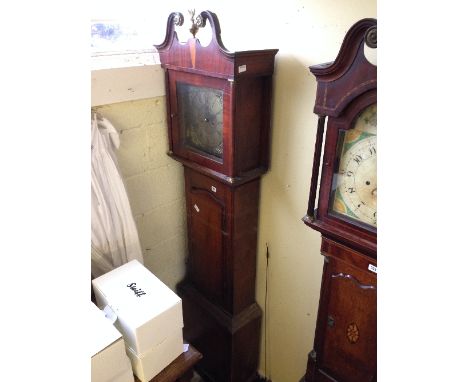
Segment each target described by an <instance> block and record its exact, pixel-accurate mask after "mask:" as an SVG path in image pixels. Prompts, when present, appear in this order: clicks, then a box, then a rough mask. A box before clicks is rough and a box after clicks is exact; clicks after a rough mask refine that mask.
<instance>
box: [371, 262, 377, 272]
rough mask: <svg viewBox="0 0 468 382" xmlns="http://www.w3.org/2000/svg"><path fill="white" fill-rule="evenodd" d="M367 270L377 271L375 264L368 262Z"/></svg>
mask: <svg viewBox="0 0 468 382" xmlns="http://www.w3.org/2000/svg"><path fill="white" fill-rule="evenodd" d="M369 270H370V271H371V272H374V273H377V267H376V266H375V265H372V264H369Z"/></svg>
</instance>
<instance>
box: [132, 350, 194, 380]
mask: <svg viewBox="0 0 468 382" xmlns="http://www.w3.org/2000/svg"><path fill="white" fill-rule="evenodd" d="M202 358H203V356H202V354H201V353H200V352H199V351H198V350H197V349H196V348H194V347H193V346H192V345H189V348H188V350H187V351H186V352H185V353H182V354H181V355H180V356H178V357H177V358H176V359H175V360H174V361H172V362H171V363H170V364H169V365H168V366H167V367H165V368H164V369H163V370H162V371H161V372H160V373H159V374H158V375H156V376H155V377H154V378H153V379H151V381H150V382H190V379H191V378H192V376H193V367H194V366H195V365H196V364H197V363H198V362H199V361H200V360H201V359H202ZM135 382H140V380H139V379H138V377H136V376H135Z"/></svg>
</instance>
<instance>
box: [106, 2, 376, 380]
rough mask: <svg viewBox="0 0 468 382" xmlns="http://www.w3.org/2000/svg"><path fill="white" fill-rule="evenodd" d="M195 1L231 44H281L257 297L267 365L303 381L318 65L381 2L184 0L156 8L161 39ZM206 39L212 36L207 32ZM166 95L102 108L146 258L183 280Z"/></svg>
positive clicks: (315, 262)
mask: <svg viewBox="0 0 468 382" xmlns="http://www.w3.org/2000/svg"><path fill="white" fill-rule="evenodd" d="M279 4H280V5H279ZM193 6H196V7H197V11H201V10H204V9H209V10H211V11H213V12H215V13H216V14H217V15H218V18H219V20H220V24H221V28H222V38H223V41H224V44H225V46H226V47H227V48H228V49H229V50H247V49H266V48H278V49H279V53H278V55H277V60H276V68H275V75H274V89H273V91H274V93H273V109H272V110H273V120H272V150H271V170H270V171H269V172H268V173H267V174H266V175H265V176H264V178H263V180H262V189H261V200H260V220H259V243H258V270H257V301H258V303H259V304H260V306H261V307H262V309H263V310H264V312H265V314H264V322H263V325H262V345H261V363H260V371H261V373H263V374H265V375H267V376H268V377H270V378H271V380H272V381H273V382H297V381H298V380H299V379H300V378H301V377H302V376H303V374H304V372H305V369H306V362H307V354H308V352H309V351H310V350H311V349H312V344H313V337H314V331H315V320H316V315H317V307H318V299H319V291H320V280H321V273H322V267H323V258H322V256H321V255H320V252H319V245H320V235H319V234H318V233H317V232H315V231H313V230H311V229H310V228H308V227H306V226H305V225H304V224H303V223H302V221H301V218H302V217H303V216H304V214H305V212H306V209H307V201H308V192H309V186H310V176H311V169H312V159H313V149H314V142H315V132H316V124H317V117H316V116H315V115H314V113H313V105H314V101H315V92H316V82H315V78H314V77H313V76H312V75H311V74H310V72H309V70H308V67H309V66H310V65H315V64H319V63H322V62H327V61H332V60H334V59H335V57H336V55H337V53H338V51H339V48H340V46H341V42H342V40H343V38H344V35H345V34H346V31H347V30H348V29H349V28H350V27H351V25H353V24H354V23H355V22H356V21H358V20H359V19H361V18H364V17H376V1H375V0H332V1H330V0H314V1H311V0H309V1H301V0H290V1H287V2H282V3H274V2H271V1H266V0H261V1H256V2H253V1H250V2H246V1H245V2H244V1H239V2H233V1H229V2H228V1H200V2H198V3H197V4H190V3H189V2H181V1H174V2H172V3H171V5H170V6H165V7H166V9H165V10H163V11H160V12H154V13H152V15H151V16H152V17H153V18H154V20H155V43H160V42H162V40H163V38H164V34H165V25H166V20H167V15H168V13H169V12H170V11H182V12H184V11H186V10H187V9H189V8H192V7H193ZM158 7H159V5H158ZM161 7H163V6H161ZM113 11H114V12H117V13H118V10H116V9H114V10H113ZM133 11H135V10H133ZM186 23H188V16H187V17H186ZM186 25H187V24H186ZM186 25H185V26H184V27H186ZM200 38H201V39H202V41H203V38H204V37H203V35H202V36H201V37H200ZM157 101H158V102H159V103H157ZM163 104H164V98H156V99H150V100H145V101H141V102H139V101H134V102H130V103H123V104H115V105H110V106H105V107H103V108H102V113H103V114H104V115H106V116H108V117H109V119H111V121H112V122H114V123H115V124H116V125H117V126H116V127H117V128H118V129H119V130H122V144H123V147H122V150H123V151H122V153H121V154H119V159H122V161H123V172H124V176H125V181H126V184H127V187H128V190H129V194H130V199H131V204H132V208H134V209H135V211H134V212H135V216H136V218H137V222H138V223H137V225H138V229H139V233H140V238H141V240H142V245H143V248H144V249H147V252H146V254H145V262H147V263H148V264H149V266H150V269H151V270H152V271H153V272H155V273H156V274H157V275H158V276H160V277H161V278H162V279H163V281H165V282H167V283H168V284H169V285H170V286H171V287H173V286H174V284H175V282H176V280H177V279H178V278H179V277H181V275H182V273H183V259H182V257H183V256H181V253H184V255H185V252H184V251H185V248H186V244H185V237H184V229H185V226H184V224H185V221H184V220H183V219H184V214H185V212H184V205H183V202H182V197H183V190H182V182H183V179H182V171H181V167H180V166H179V165H178V164H177V163H176V162H175V161H173V160H171V159H169V158H168V157H166V156H165V151H166V149H167V135H166V134H167V133H166V132H165V120H164V118H165V117H164V113H163V112H162V108H163ZM155 109H156V110H157V112H155ZM153 119H156V121H157V122H156V123H154V122H153ZM153 129H154V130H153ZM149 138H150V139H149ZM154 139H156V140H154ZM142 148H143V150H142ZM171 190H172V191H171ZM159 193H161V196H156V194H158V195H159ZM169 195H173V196H172V197H170V196H169ZM165 240H166V241H165ZM267 243H268V246H269V250H270V256H271V257H270V262H269V269H268V271H267V270H266V259H265V252H266V251H265V248H266V244H267ZM267 276H268V288H269V289H268V302H267V304H266V306H265V303H264V301H265V285H266V278H267ZM265 317H266V324H265ZM264 334H265V335H264ZM265 344H266V346H265Z"/></svg>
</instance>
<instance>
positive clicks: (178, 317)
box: [92, 260, 183, 358]
mask: <svg viewBox="0 0 468 382" xmlns="http://www.w3.org/2000/svg"><path fill="white" fill-rule="evenodd" d="M92 283H93V289H94V294H95V296H96V302H97V305H98V306H99V308H101V309H104V307H105V306H106V305H108V306H110V307H111V308H112V310H113V311H114V312H115V314H116V316H117V320H116V321H115V323H114V325H115V327H116V328H117V329H119V331H120V332H121V333H122V335H123V337H124V340H125V345H126V346H127V347H129V348H131V350H132V351H133V352H134V353H135V354H137V355H144V354H146V353H147V352H148V351H149V350H151V349H153V348H155V347H156V346H157V345H159V344H162V343H163V342H164V341H166V340H167V338H168V336H169V335H172V333H175V332H176V331H179V332H180V336H178V337H177V338H178V339H180V346H179V347H178V348H180V351H178V354H177V355H176V356H175V357H177V356H178V355H180V354H181V353H182V348H183V341H182V327H183V318H182V301H181V299H180V297H179V296H177V295H176V294H175V293H174V292H173V291H172V290H171V289H170V288H168V287H167V286H166V285H165V284H164V283H163V282H162V281H160V280H159V279H158V278H157V277H156V276H155V275H154V274H153V273H151V272H150V271H149V270H148V269H146V268H145V267H144V266H143V265H142V264H141V263H140V262H138V261H137V260H132V261H130V262H128V263H126V264H124V265H122V266H120V267H118V268H116V269H114V270H112V271H110V272H108V273H106V274H104V275H102V276H100V277H98V278H96V279H94V280H93V281H92ZM175 357H174V358H175Z"/></svg>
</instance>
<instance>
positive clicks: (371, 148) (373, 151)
mask: <svg viewBox="0 0 468 382" xmlns="http://www.w3.org/2000/svg"><path fill="white" fill-rule="evenodd" d="M369 152H370V155H374V154H377V149H376V148H375V146H372V147H369Z"/></svg>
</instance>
